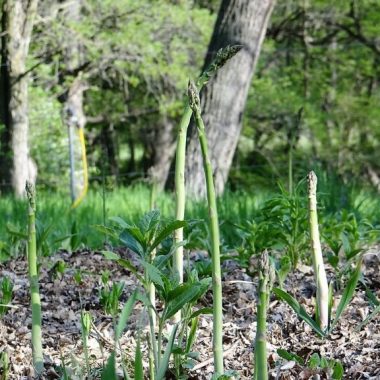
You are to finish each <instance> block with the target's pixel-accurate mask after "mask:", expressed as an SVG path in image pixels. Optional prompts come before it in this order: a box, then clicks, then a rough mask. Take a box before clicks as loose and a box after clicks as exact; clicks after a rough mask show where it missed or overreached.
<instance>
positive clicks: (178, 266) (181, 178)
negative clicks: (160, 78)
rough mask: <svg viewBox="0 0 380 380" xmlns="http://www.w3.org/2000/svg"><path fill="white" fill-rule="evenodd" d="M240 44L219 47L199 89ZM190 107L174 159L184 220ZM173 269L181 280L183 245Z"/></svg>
mask: <svg viewBox="0 0 380 380" xmlns="http://www.w3.org/2000/svg"><path fill="white" fill-rule="evenodd" d="M241 48H242V46H240V45H235V46H227V47H225V48H224V49H220V50H219V51H218V53H217V54H216V57H215V60H214V61H213V62H212V63H211V64H210V66H209V67H208V68H207V69H206V70H205V71H204V72H203V73H202V74H201V75H200V76H199V78H198V80H197V82H196V86H197V88H198V90H199V91H200V90H201V88H202V87H203V86H204V85H205V84H206V83H207V82H208V81H209V79H210V78H211V77H212V76H213V75H214V74H215V73H216V71H217V70H218V69H219V68H221V67H222V66H223V65H224V64H225V63H226V62H227V61H228V60H229V59H230V58H232V57H233V56H234V55H235V54H237V53H238V52H239V51H240V49H241ZM191 114H192V109H191V108H190V105H189V104H187V105H186V108H185V111H184V114H183V116H182V119H181V122H180V125H179V130H178V137H177V148H176V161H175V194H176V216H175V218H176V219H177V220H184V218H185V199H186V189H185V158H186V136H187V129H188V126H189V123H190V119H191ZM174 241H175V243H176V244H178V243H180V242H181V241H183V228H178V229H177V230H176V231H175V233H174ZM173 261H174V263H173V269H174V272H175V273H174V274H175V275H176V276H178V278H179V283H182V282H183V247H182V246H177V248H176V250H175V252H174V260H173ZM180 313H181V312H180V311H179V312H178V313H177V314H176V315H175V317H174V319H175V321H176V322H178V321H179V320H180V318H181V314H180Z"/></svg>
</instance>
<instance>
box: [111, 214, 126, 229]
mask: <svg viewBox="0 0 380 380" xmlns="http://www.w3.org/2000/svg"><path fill="white" fill-rule="evenodd" d="M109 220H110V221H111V222H115V223H116V224H117V225H119V227H120V228H122V229H127V228H130V227H131V225H130V224H128V223H127V222H126V221H125V220H124V219H122V218H120V217H119V216H111V217H110V218H109Z"/></svg>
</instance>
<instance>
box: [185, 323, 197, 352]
mask: <svg viewBox="0 0 380 380" xmlns="http://www.w3.org/2000/svg"><path fill="white" fill-rule="evenodd" d="M197 328H198V317H195V318H193V319H192V320H191V327H190V332H189V336H188V337H187V341H186V349H185V352H186V353H188V352H190V350H191V347H192V346H193V344H194V342H195V338H196V333H197Z"/></svg>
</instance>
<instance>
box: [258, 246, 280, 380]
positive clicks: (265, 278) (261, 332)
mask: <svg viewBox="0 0 380 380" xmlns="http://www.w3.org/2000/svg"><path fill="white" fill-rule="evenodd" d="M274 278H275V272H274V268H273V265H272V264H271V262H270V260H269V257H268V253H267V252H264V253H263V255H262V257H261V260H260V280H259V291H258V293H259V294H258V303H257V328H256V341H255V380H267V379H268V363H267V339H266V330H267V326H266V325H267V310H268V304H269V297H270V292H271V289H272V286H273V282H274Z"/></svg>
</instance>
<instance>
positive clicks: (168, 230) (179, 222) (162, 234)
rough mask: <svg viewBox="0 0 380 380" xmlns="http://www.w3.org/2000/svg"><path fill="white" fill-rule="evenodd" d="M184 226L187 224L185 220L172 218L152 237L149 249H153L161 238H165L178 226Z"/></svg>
mask: <svg viewBox="0 0 380 380" xmlns="http://www.w3.org/2000/svg"><path fill="white" fill-rule="evenodd" d="M185 226H187V222H185V221H184V220H174V221H173V222H170V223H169V224H168V225H166V226H165V227H164V228H163V229H162V230H161V231H160V232H159V233H158V235H157V237H156V238H155V239H154V241H153V243H152V245H151V247H150V250H151V251H152V250H153V249H155V248H156V247H157V246H158V245H159V244H160V243H161V242H162V241H163V240H165V239H166V238H167V237H168V236H169V235H170V234H172V233H173V232H174V231H175V230H178V228H182V227H185Z"/></svg>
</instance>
